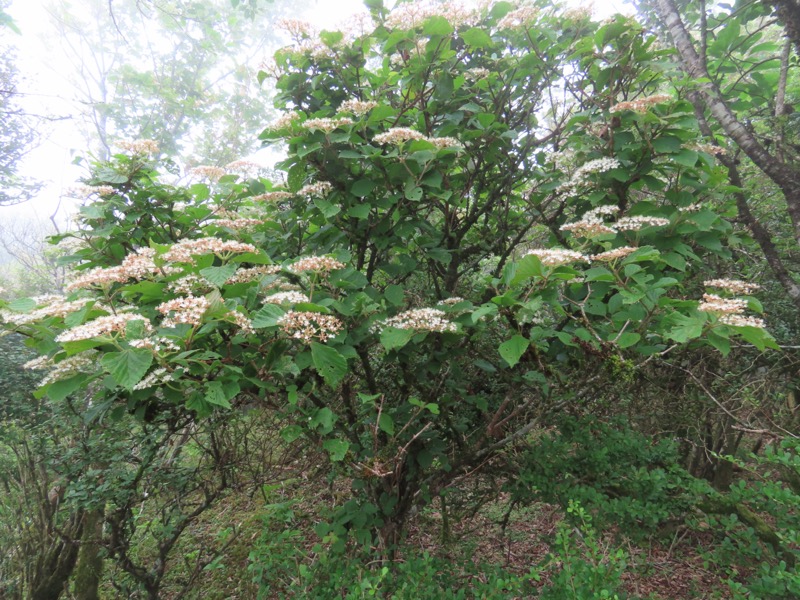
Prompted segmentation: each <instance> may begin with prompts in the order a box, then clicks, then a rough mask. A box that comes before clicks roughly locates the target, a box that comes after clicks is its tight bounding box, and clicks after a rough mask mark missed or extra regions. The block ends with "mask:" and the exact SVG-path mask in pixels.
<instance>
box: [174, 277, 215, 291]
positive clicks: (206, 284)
mask: <svg viewBox="0 0 800 600" xmlns="http://www.w3.org/2000/svg"><path fill="white" fill-rule="evenodd" d="M213 287H214V284H213V283H211V282H210V281H209V280H208V279H206V278H205V277H201V276H200V275H196V274H194V273H189V274H188V275H184V276H183V277H181V278H179V279H176V280H175V281H171V282H170V283H168V284H167V289H168V290H169V291H171V292H172V293H173V294H181V295H183V296H191V295H193V293H194V292H196V291H199V290H210V289H212V288H213Z"/></svg>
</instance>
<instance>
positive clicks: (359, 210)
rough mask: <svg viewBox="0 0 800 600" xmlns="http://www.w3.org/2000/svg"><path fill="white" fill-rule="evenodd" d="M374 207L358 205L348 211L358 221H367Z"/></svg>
mask: <svg viewBox="0 0 800 600" xmlns="http://www.w3.org/2000/svg"><path fill="white" fill-rule="evenodd" d="M370 210H372V207H371V206H370V205H369V204H356V205H355V206H351V207H350V208H349V209H348V210H347V214H348V215H350V216H351V217H355V218H356V219H366V218H367V217H369V211H370Z"/></svg>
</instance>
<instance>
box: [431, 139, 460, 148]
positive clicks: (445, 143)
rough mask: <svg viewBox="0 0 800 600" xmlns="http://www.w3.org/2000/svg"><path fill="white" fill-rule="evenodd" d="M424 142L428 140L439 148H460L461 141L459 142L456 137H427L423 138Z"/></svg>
mask: <svg viewBox="0 0 800 600" xmlns="http://www.w3.org/2000/svg"><path fill="white" fill-rule="evenodd" d="M425 141H426V142H430V143H431V144H433V145H434V146H436V147H437V148H438V149H439V150H441V149H442V148H460V147H461V142H459V141H458V140H457V139H456V138H452V137H428V138H425Z"/></svg>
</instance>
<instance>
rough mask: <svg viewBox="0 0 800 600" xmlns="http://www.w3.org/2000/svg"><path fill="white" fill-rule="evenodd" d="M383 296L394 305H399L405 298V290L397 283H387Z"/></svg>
mask: <svg viewBox="0 0 800 600" xmlns="http://www.w3.org/2000/svg"><path fill="white" fill-rule="evenodd" d="M383 296H384V298H386V299H387V300H388V301H389V302H391V303H392V304H393V305H394V306H400V305H401V304H403V302H404V300H405V290H404V289H403V288H402V286H399V285H394V284H392V285H388V286H386V289H385V290H384V292H383Z"/></svg>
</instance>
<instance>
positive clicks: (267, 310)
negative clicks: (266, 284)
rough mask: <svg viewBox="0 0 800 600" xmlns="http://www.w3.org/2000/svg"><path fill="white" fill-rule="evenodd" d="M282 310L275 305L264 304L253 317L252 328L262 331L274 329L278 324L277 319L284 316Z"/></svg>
mask: <svg viewBox="0 0 800 600" xmlns="http://www.w3.org/2000/svg"><path fill="white" fill-rule="evenodd" d="M284 314H285V313H284V311H283V309H282V308H281V307H280V306H278V305H277V304H265V305H264V306H262V307H261V309H260V310H259V311H258V312H257V313H256V314H255V315H254V316H253V327H255V328H256V329H262V328H264V327H274V326H275V325H277V324H278V319H280V318H281V317H282V316H283V315H284Z"/></svg>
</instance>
